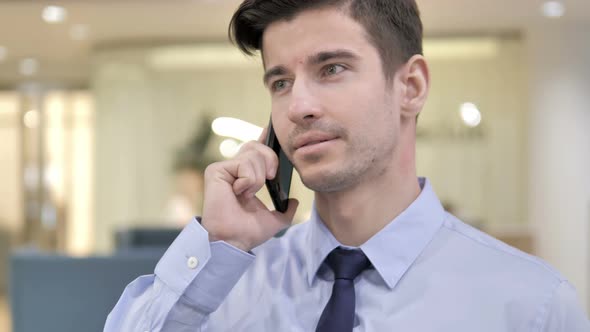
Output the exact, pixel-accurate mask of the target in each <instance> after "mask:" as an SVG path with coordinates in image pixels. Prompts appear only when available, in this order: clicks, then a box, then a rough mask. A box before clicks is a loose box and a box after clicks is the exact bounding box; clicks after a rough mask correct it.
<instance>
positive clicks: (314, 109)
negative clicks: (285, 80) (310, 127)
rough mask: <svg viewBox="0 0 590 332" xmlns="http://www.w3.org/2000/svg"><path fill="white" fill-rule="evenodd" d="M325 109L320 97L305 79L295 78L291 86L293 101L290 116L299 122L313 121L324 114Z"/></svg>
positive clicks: (290, 106)
mask: <svg viewBox="0 0 590 332" xmlns="http://www.w3.org/2000/svg"><path fill="white" fill-rule="evenodd" d="M322 113H323V110H322V107H321V104H320V102H319V98H318V96H317V94H316V93H314V90H313V89H312V88H310V84H309V83H308V82H306V81H305V79H303V78H300V79H297V80H295V82H294V83H293V86H292V88H291V101H290V103H289V111H288V114H289V115H288V116H289V119H290V120H291V121H293V122H294V123H297V124H301V125H302V124H304V123H309V122H313V121H315V120H317V119H319V118H320V117H321V116H322Z"/></svg>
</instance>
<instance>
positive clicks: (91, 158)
mask: <svg viewBox="0 0 590 332" xmlns="http://www.w3.org/2000/svg"><path fill="white" fill-rule="evenodd" d="M240 2H241V1H239V0H167V1H157V0H117V1H115V0H69V1H68V0H63V1H53V2H48V1H36V0H18V1H17V0H14V1H10V0H0V294H1V295H0V331H11V330H12V329H14V331H39V330H40V329H41V328H43V330H45V331H69V329H68V328H70V329H71V330H72V331H80V330H84V331H94V330H96V331H99V330H101V329H100V328H99V327H92V326H91V325H92V324H95V325H96V326H102V325H101V324H102V323H103V322H104V319H105V318H106V313H108V311H109V310H110V308H111V307H112V306H113V305H114V304H115V301H116V299H117V298H118V295H119V294H120V293H121V291H122V290H123V287H124V285H126V284H127V283H128V282H130V281H131V280H132V279H134V277H135V276H136V275H138V274H141V273H149V272H150V271H151V269H153V266H154V264H155V262H157V259H158V258H159V257H160V255H161V254H162V253H163V250H164V248H165V247H166V246H167V245H168V244H169V243H170V242H171V241H172V239H173V238H174V236H175V235H176V234H178V232H179V230H180V229H181V228H182V226H183V225H185V224H186V223H187V222H189V221H190V219H191V217H192V216H194V215H198V214H199V213H200V204H201V191H202V171H203V170H204V168H205V167H206V165H207V164H209V163H211V162H213V161H216V160H222V159H223V158H227V157H231V155H232V154H233V153H235V152H236V151H237V149H238V148H239V146H240V144H241V143H243V142H244V141H247V140H250V139H255V138H256V137H257V136H258V135H259V133H260V131H261V128H262V127H263V126H265V125H266V124H267V122H268V117H269V110H270V100H269V96H268V93H267V92H266V90H265V89H264V86H263V84H262V69H261V65H260V60H259V59H258V58H246V57H244V56H242V55H241V54H240V53H239V52H238V51H237V50H235V49H234V47H233V46H231V45H230V44H229V43H228V42H227V25H228V22H229V19H230V17H231V15H232V13H233V11H234V10H235V9H236V8H237V6H238V5H239V3H240ZM418 5H419V7H420V9H421V12H422V18H423V23H424V27H425V42H424V48H425V56H426V58H427V59H428V61H429V64H430V69H431V76H432V90H431V94H430V97H429V100H428V103H427V105H426V107H425V109H424V111H423V112H422V115H421V116H420V121H419V126H418V127H419V128H418V143H417V144H418V145H417V151H418V152H417V159H418V173H419V174H420V175H421V176H426V177H428V178H429V179H430V180H431V181H432V184H433V186H434V188H435V190H436V192H437V193H438V195H439V197H440V198H441V199H442V200H443V202H444V203H445V205H446V207H447V209H449V210H450V211H451V212H453V213H454V214H456V215H457V216H459V217H460V218H462V219H463V220H464V221H466V222H468V223H470V224H472V225H473V226H475V227H478V228H480V229H482V230H484V231H486V232H489V233H490V234H492V235H494V236H496V237H498V238H500V239H502V240H504V241H506V242H508V243H509V244H511V245H514V246H516V247H518V248H520V249H521V250H524V251H527V252H529V253H532V254H534V255H537V256H540V257H542V258H543V259H545V260H547V261H548V262H549V263H550V264H551V265H553V266H554V267H556V268H557V269H558V270H559V271H560V272H562V273H563V275H565V276H566V277H567V278H568V279H570V281H571V282H572V283H573V284H574V285H575V286H576V288H577V290H578V294H579V296H580V300H581V302H582V303H583V305H584V306H585V307H586V308H588V306H589V303H590V246H589V243H590V227H589V224H590V174H589V170H590V93H589V91H590V41H589V39H588V33H590V2H589V1H586V0H562V1H543V0H527V1H511V0H495V1H483V0H477V1H474V0H436V1H434V0H418ZM292 195H293V196H295V197H298V198H299V199H300V201H302V203H303V204H302V205H301V206H300V208H299V211H298V214H297V216H296V222H302V221H304V220H305V219H306V218H307V217H308V215H309V213H310V209H311V200H312V195H311V194H310V192H309V191H308V190H307V189H305V188H304V186H303V185H302V184H301V182H300V181H299V179H298V178H296V176H295V177H294V180H293V186H292ZM260 197H261V198H262V199H263V200H264V201H265V202H267V203H270V200H269V199H268V197H267V196H266V193H265V192H261V194H260ZM76 320H78V321H82V322H84V324H85V325H84V328H82V329H81V328H80V327H79V326H77V325H75V324H76V323H75V321H76ZM65 322H68V323H65ZM35 324H37V325H35ZM60 324H61V325H60Z"/></svg>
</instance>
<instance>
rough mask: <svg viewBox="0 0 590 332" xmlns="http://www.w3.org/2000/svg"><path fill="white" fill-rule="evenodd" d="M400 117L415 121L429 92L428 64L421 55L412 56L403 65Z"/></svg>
mask: <svg viewBox="0 0 590 332" xmlns="http://www.w3.org/2000/svg"><path fill="white" fill-rule="evenodd" d="M400 79H401V81H402V87H403V89H402V98H401V117H402V120H403V119H415V118H416V116H418V114H419V113H420V111H422V108H423V107H424V104H425V103H426V98H427V97H428V91H429V90H430V73H429V71H428V64H427V63H426V60H425V59H424V57H423V56H422V55H419V54H416V55H414V56H412V57H411V58H410V59H409V60H408V61H407V62H406V64H405V65H404V69H403V70H402V75H401V77H400Z"/></svg>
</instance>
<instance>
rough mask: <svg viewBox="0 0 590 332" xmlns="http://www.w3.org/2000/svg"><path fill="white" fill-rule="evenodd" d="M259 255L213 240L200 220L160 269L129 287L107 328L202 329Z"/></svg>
mask: <svg viewBox="0 0 590 332" xmlns="http://www.w3.org/2000/svg"><path fill="white" fill-rule="evenodd" d="M253 260H254V256H253V255H251V254H249V253H246V252H244V251H242V250H240V249H237V248H235V247H233V246H231V245H229V244H227V243H226V242H223V241H216V242H209V235H208V233H207V231H206V230H205V229H204V228H203V227H202V226H201V225H200V224H199V223H198V222H197V221H196V220H194V221H193V222H191V223H190V224H189V225H187V226H186V227H185V229H184V230H183V231H182V232H181V233H180V235H179V236H178V238H177V239H176V240H174V242H173V243H172V245H171V246H170V248H168V250H167V251H166V253H165V254H164V256H162V258H161V259H160V261H159V262H158V264H157V266H156V269H155V274H154V275H148V276H142V277H139V278H138V279H136V280H135V281H133V282H132V283H130V284H129V285H128V286H127V287H126V288H125V290H124V291H123V294H122V295H121V298H120V299H119V301H118V302H117V304H116V305H115V307H114V308H113V310H112V311H111V313H110V314H109V316H108V317H107V321H106V324H105V328H104V332H121V331H125V332H147V331H149V332H157V331H174V332H183V331H191V332H196V331H202V329H201V327H202V326H204V324H205V323H206V320H207V317H208V316H209V314H211V313H212V312H213V311H215V310H216V309H217V308H218V307H219V305H220V304H221V303H222V302H223V300H224V299H225V297H226V296H227V294H228V293H229V292H230V291H231V290H232V288H233V287H234V285H235V284H236V283H237V282H238V280H239V279H240V278H241V276H242V275H243V274H244V272H245V271H246V270H247V269H248V267H249V266H250V265H251V263H252V262H253Z"/></svg>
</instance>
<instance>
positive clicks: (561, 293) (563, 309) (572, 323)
mask: <svg viewBox="0 0 590 332" xmlns="http://www.w3.org/2000/svg"><path fill="white" fill-rule="evenodd" d="M539 331H543V332H589V331H590V322H589V321H588V316H587V314H586V312H585V311H584V309H582V306H581V305H580V303H579V301H578V299H577V296H576V290H575V289H574V287H573V286H572V285H571V284H570V283H569V282H567V281H562V282H561V284H560V285H559V286H558V287H557V289H556V291H555V294H554V296H553V300H552V301H551V302H550V304H549V306H548V307H547V319H546V321H545V324H544V327H543V328H542V329H540V330H539Z"/></svg>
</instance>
